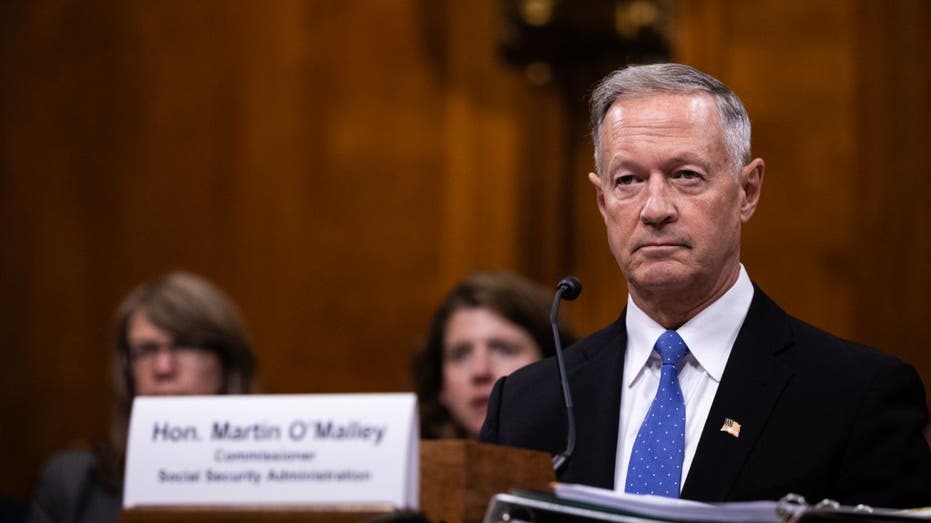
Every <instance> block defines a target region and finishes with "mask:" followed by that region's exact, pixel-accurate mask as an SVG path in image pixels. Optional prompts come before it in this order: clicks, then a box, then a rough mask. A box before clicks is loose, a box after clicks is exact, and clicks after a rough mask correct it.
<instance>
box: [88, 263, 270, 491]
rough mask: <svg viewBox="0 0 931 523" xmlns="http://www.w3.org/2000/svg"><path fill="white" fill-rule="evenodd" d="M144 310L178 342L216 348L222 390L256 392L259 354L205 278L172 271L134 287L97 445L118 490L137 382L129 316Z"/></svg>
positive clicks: (123, 309)
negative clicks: (106, 423)
mask: <svg viewBox="0 0 931 523" xmlns="http://www.w3.org/2000/svg"><path fill="white" fill-rule="evenodd" d="M136 312H141V313H143V314H145V316H146V318H147V319H148V320H149V321H150V322H151V323H152V324H153V325H155V326H156V327H158V328H160V329H162V330H165V331H167V332H169V333H171V335H172V337H173V339H174V342H175V343H176V344H178V345H185V346H191V347H199V348H204V349H208V350H211V351H213V352H214V353H215V354H216V355H217V356H218V357H219V358H220V361H221V362H222V365H223V379H222V385H221V388H220V391H219V393H220V394H248V393H250V392H252V388H253V379H254V376H255V368H256V363H255V357H254V356H253V354H252V344H251V342H250V341H249V335H248V333H247V332H246V328H245V325H244V323H243V321H242V319H241V318H240V314H239V310H238V309H237V307H236V305H235V304H233V302H232V301H231V300H230V299H229V298H228V297H227V296H226V295H225V294H224V293H223V292H222V291H220V290H219V289H218V288H216V287H215V286H213V285H212V284H211V283H209V282H208V281H207V280H205V279H203V278H201V277H199V276H195V275H193V274H190V273H186V272H173V273H170V274H167V275H165V276H162V277H160V278H158V279H156V280H153V281H150V282H146V283H143V284H142V285H140V286H139V287H137V288H136V289H134V290H133V291H132V292H131V293H130V294H129V295H128V296H127V297H126V299H124V300H123V303H121V304H120V306H119V308H117V310H116V316H115V318H114V320H115V326H116V340H115V351H114V353H113V388H114V394H113V400H114V402H113V412H112V414H111V421H110V435H109V440H108V442H107V443H106V444H105V445H102V446H101V448H100V449H98V451H99V454H100V456H99V457H100V459H99V460H98V462H99V463H100V471H99V472H100V479H101V481H102V482H103V483H104V484H105V485H108V486H110V487H111V488H113V489H114V490H120V486H121V485H122V482H123V477H122V473H123V462H124V460H125V457H126V456H125V455H126V438H127V432H128V428H129V416H130V411H131V409H132V403H133V398H134V397H135V395H136V394H135V389H136V387H135V383H134V378H133V372H132V362H131V360H130V352H129V328H130V321H131V319H132V317H133V315H134V314H135V313H136Z"/></svg>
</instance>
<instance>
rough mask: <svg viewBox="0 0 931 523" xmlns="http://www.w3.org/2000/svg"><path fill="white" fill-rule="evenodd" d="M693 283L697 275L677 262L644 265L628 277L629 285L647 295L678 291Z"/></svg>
mask: <svg viewBox="0 0 931 523" xmlns="http://www.w3.org/2000/svg"><path fill="white" fill-rule="evenodd" d="M693 281H695V274H693V273H692V272H691V271H689V270H687V268H686V267H685V266H684V265H682V264H681V263H679V262H675V261H663V262H654V263H649V264H644V265H641V266H640V267H637V268H636V269H634V270H633V271H631V272H630V273H629V274H628V275H627V282H628V285H630V286H631V287H633V288H635V289H637V290H638V291H640V292H645V293H654V292H669V291H676V290H679V289H683V288H687V287H688V286H689V285H691V284H692V282H693Z"/></svg>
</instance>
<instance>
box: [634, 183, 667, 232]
mask: <svg viewBox="0 0 931 523" xmlns="http://www.w3.org/2000/svg"><path fill="white" fill-rule="evenodd" d="M669 191H670V189H669V185H668V184H667V183H666V180H665V178H663V177H661V176H654V177H651V178H650V180H649V181H648V182H647V187H646V201H644V202H643V208H642V209H641V210H640V220H641V221H643V223H645V224H647V225H656V226H661V225H664V224H666V223H669V222H672V221H674V220H675V219H676V206H675V204H674V203H673V201H672V197H671V195H670V193H669Z"/></svg>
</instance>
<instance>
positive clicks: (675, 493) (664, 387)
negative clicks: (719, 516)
mask: <svg viewBox="0 0 931 523" xmlns="http://www.w3.org/2000/svg"><path fill="white" fill-rule="evenodd" d="M653 350H655V351H656V352H658V353H659V355H660V356H661V357H662V358H663V369H662V371H661V372H660V378H659V388H658V389H657V390H656V397H655V398H653V404H651V405H650V411H649V412H647V416H646V418H644V420H643V424H642V425H640V432H638V433H637V440H636V441H635V442H634V447H633V450H632V451H631V453H630V461H629V462H628V465H627V485H626V486H625V488H624V491H625V492H629V493H631V494H654V495H657V496H665V497H669V498H678V497H679V482H680V481H681V478H682V457H683V456H684V455H685V402H684V401H683V399H682V388H681V387H679V362H680V361H681V360H682V357H683V356H685V353H686V352H688V350H689V348H688V347H687V346H686V345H685V342H684V341H682V338H680V337H679V335H678V334H676V331H666V332H664V333H663V334H662V335H661V336H660V337H659V339H658V340H656V345H654V346H653Z"/></svg>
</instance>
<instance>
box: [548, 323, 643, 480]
mask: <svg viewBox="0 0 931 523" xmlns="http://www.w3.org/2000/svg"><path fill="white" fill-rule="evenodd" d="M625 317H626V315H625V314H621V317H620V318H619V319H618V320H617V321H616V322H615V323H614V325H612V326H611V328H610V329H609V335H608V336H607V337H606V340H607V341H606V343H602V344H598V346H595V347H591V348H589V349H588V350H586V351H585V353H584V356H585V357H587V360H586V361H584V362H583V363H582V364H580V365H579V366H577V367H576V368H574V369H572V370H570V371H569V386H570V390H571V392H572V401H573V406H574V409H575V420H576V436H577V437H576V446H575V452H574V454H573V455H572V457H571V458H570V459H569V461H568V462H567V463H566V470H565V472H564V473H563V474H562V475H561V476H560V480H561V481H565V482H570V483H584V484H586V485H592V486H596V487H602V488H607V489H611V488H614V467H615V455H616V453H617V424H618V416H619V415H620V405H621V375H622V374H623V369H622V366H623V362H624V351H625V349H626V347H627V329H626V326H625V323H624V322H625ZM606 394H607V395H606Z"/></svg>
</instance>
